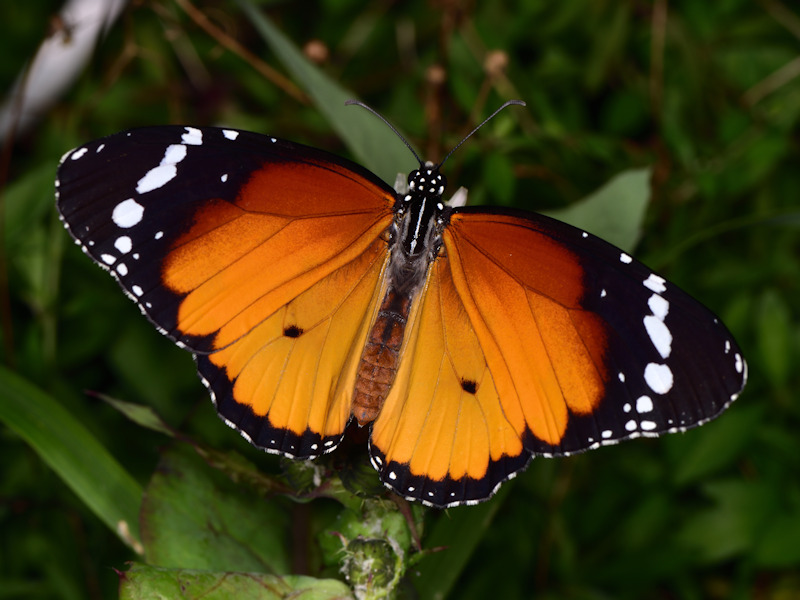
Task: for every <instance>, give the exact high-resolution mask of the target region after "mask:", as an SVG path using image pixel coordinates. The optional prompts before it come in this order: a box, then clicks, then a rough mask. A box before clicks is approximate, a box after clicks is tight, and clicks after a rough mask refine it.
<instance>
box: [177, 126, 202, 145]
mask: <svg viewBox="0 0 800 600" xmlns="http://www.w3.org/2000/svg"><path fill="white" fill-rule="evenodd" d="M185 129H186V133H184V134H183V135H182V136H181V141H182V142H183V143H184V144H190V145H192V146H200V145H201V144H202V143H203V132H202V131H200V130H199V129H197V128H196V127H186V128H185Z"/></svg>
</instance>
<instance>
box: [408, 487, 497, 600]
mask: <svg viewBox="0 0 800 600" xmlns="http://www.w3.org/2000/svg"><path fill="white" fill-rule="evenodd" d="M512 487H513V486H512V485H510V484H509V483H506V484H505V485H503V486H502V487H501V488H500V489H499V490H498V492H497V493H496V494H495V495H494V497H493V498H492V499H491V500H489V501H488V502H484V503H482V504H479V505H478V506H464V507H459V508H453V509H450V510H448V511H447V512H446V513H445V514H444V515H442V517H441V518H440V519H439V520H438V521H437V522H436V524H435V525H434V527H433V529H432V530H431V532H430V535H428V536H427V537H426V538H425V547H426V548H430V549H434V550H435V551H434V552H433V553H432V554H430V555H429V556H427V557H425V559H424V560H422V561H420V563H419V565H418V566H417V567H416V568H415V569H414V570H415V571H416V572H417V573H418V575H417V576H412V577H411V581H412V582H413V583H414V586H415V587H416V588H417V591H418V592H419V594H420V598H423V599H425V600H441V599H443V598H446V597H447V595H448V594H449V592H450V590H451V589H452V588H453V586H454V585H455V584H456V582H457V581H458V579H459V577H460V575H461V572H462V571H463V570H464V567H466V565H467V562H468V561H469V559H470V557H472V553H473V552H474V551H475V547H476V546H477V545H478V543H479V542H480V541H481V539H482V538H483V536H484V535H485V533H486V530H487V529H488V528H489V527H490V526H491V524H492V520H493V519H494V517H495V515H496V514H497V512H498V511H499V510H500V508H501V507H502V506H503V499H504V498H505V497H506V495H507V494H508V493H509V492H510V491H511V489H512Z"/></svg>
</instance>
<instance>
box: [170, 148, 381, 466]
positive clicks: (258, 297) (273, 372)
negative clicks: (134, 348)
mask: <svg viewBox="0 0 800 600" xmlns="http://www.w3.org/2000/svg"><path fill="white" fill-rule="evenodd" d="M392 202H393V198H391V197H390V196H388V195H387V194H386V193H385V192H384V191H383V190H381V189H378V188H377V187H375V186H373V185H372V184H371V183H370V182H368V181H366V180H363V179H360V178H358V179H356V178H354V176H353V175H352V174H350V175H348V171H347V170H344V169H341V168H339V167H337V166H336V165H327V166H326V165H315V164H313V163H312V164H306V163H280V162H278V163H270V164H268V165H266V166H265V167H264V168H263V169H261V170H259V171H256V172H255V173H254V174H253V175H252V176H251V178H250V180H249V181H248V182H247V183H246V184H245V185H244V186H243V187H242V188H241V190H240V192H239V195H238V196H237V198H236V200H235V202H230V201H223V200H214V201H209V202H207V203H205V204H204V205H203V206H202V207H201V208H200V209H199V210H198V212H197V213H196V214H195V215H194V218H193V223H192V226H191V227H190V228H189V230H188V231H186V232H185V233H184V234H183V235H182V236H180V237H179V238H178V239H177V240H176V242H175V243H174V244H173V246H172V249H171V251H170V253H169V254H168V256H167V257H166V258H165V260H164V263H163V267H162V281H163V283H164V284H165V285H166V286H167V287H168V288H169V289H170V290H172V291H173V292H175V293H177V294H179V295H180V296H181V297H182V299H181V301H180V305H179V307H178V315H177V329H178V333H179V335H180V336H183V337H184V339H188V340H191V342H192V343H191V348H192V350H193V351H195V352H196V353H197V354H198V356H197V363H198V370H199V371H200V374H201V376H202V377H203V379H204V380H205V382H206V384H207V386H208V387H209V389H210V390H211V391H212V393H213V395H214V397H215V401H216V403H217V408H218V410H219V412H220V414H221V415H222V416H223V417H224V418H225V419H226V420H227V422H228V423H229V424H230V425H232V426H234V427H236V428H237V429H239V430H240V431H241V432H242V433H243V434H244V435H245V436H246V437H248V438H249V439H250V440H251V441H252V442H253V443H254V444H256V445H258V446H261V447H264V448H265V449H267V450H268V451H273V452H280V453H283V454H287V455H290V456H295V457H309V456H317V455H319V454H322V453H323V452H326V451H329V450H332V449H333V448H334V447H335V445H336V444H337V443H338V439H339V438H341V435H342V433H343V432H344V428H345V426H346V424H347V421H348V419H349V417H350V403H351V401H352V393H353V389H354V385H355V370H356V367H357V364H358V360H359V358H360V355H361V349H362V348H363V346H364V341H365V338H366V335H367V329H368V326H369V323H370V322H371V321H372V320H373V318H374V314H375V311H376V310H377V309H376V307H375V303H376V302H377V300H376V298H377V297H378V294H379V292H380V289H381V287H382V286H381V285H380V281H381V277H382V273H383V270H384V268H385V262H386V259H387V257H388V252H387V241H386V240H385V239H384V233H385V231H386V229H387V227H388V226H389V224H390V222H391V219H392V208H391V207H392ZM340 207H343V208H340Z"/></svg>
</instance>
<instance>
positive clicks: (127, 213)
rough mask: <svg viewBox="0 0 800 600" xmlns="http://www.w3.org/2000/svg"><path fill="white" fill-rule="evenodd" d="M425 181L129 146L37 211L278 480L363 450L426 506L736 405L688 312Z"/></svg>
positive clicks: (217, 132)
mask: <svg viewBox="0 0 800 600" xmlns="http://www.w3.org/2000/svg"><path fill="white" fill-rule="evenodd" d="M403 141H405V140H403ZM406 144H407V145H408V143H407V142H406ZM409 148H410V146H409ZM412 152H413V150H412ZM440 167H441V164H439V165H433V164H431V163H423V162H422V161H420V168H419V169H417V170H414V171H413V172H411V173H410V174H409V176H408V184H407V189H406V190H405V191H401V192H397V191H395V190H394V189H392V188H391V187H390V186H388V185H387V184H385V183H384V182H383V181H382V180H380V179H379V178H378V177H377V176H375V175H374V174H372V173H370V172H369V171H368V170H366V169H364V168H363V167H361V166H359V165H357V164H354V163H352V162H350V161H348V160H345V159H343V158H339V157H337V156H334V155H332V154H329V153H327V152H324V151H322V150H318V149H315V148H311V147H308V146H304V145H300V144H296V143H292V142H290V141H285V140H280V139H277V138H274V137H269V136H265V135H260V134H256V133H250V132H246V131H239V130H236V129H227V128H214V127H184V126H161V127H147V128H141V129H134V130H131V131H126V132H122V133H118V134H115V135H111V136H109V137H106V138H103V139H100V140H96V141H93V142H90V143H88V144H86V145H84V146H81V147H79V148H77V149H74V150H72V151H70V152H68V153H67V154H65V155H64V157H63V158H62V160H61V163H60V166H59V168H58V175H57V180H56V197H57V207H58V210H59V213H60V216H61V219H62V220H63V222H64V224H65V226H66V228H67V229H68V231H69V233H70V234H71V235H72V237H74V238H75V240H76V242H77V243H78V244H79V245H80V246H81V248H82V249H83V250H84V252H85V253H86V254H87V255H89V257H91V258H92V259H93V260H94V261H95V262H96V263H97V264H99V265H100V266H101V267H103V268H104V269H106V270H107V271H109V272H110V273H111V274H112V275H113V276H114V278H115V279H116V280H117V281H118V282H119V284H120V285H121V286H122V289H123V290H124V291H125V293H126V294H127V295H128V296H129V297H130V298H131V299H132V300H133V301H134V302H136V304H137V305H138V306H139V308H140V309H141V311H142V312H143V313H144V314H145V315H146V316H147V317H148V318H149V319H150V321H151V322H152V323H153V324H154V325H155V326H156V328H157V329H158V330H159V331H160V332H161V333H162V334H164V335H166V336H167V337H169V338H170V339H171V340H173V341H174V342H175V343H176V344H177V345H178V346H180V347H181V348H184V349H186V350H188V351H190V352H191V353H193V355H194V357H195V360H196V364H197V370H198V373H199V376H200V378H201V379H202V381H203V383H204V384H205V386H206V387H207V388H208V390H209V391H210V394H211V397H212V399H213V401H214V403H215V405H216V409H217V411H218V412H219V414H220V416H221V417H222V419H223V420H224V421H225V422H226V423H227V424H228V425H229V426H231V427H233V428H234V429H236V430H238V431H239V432H240V433H241V434H242V435H243V436H244V437H245V438H246V439H247V440H249V441H250V442H251V443H252V444H253V445H255V446H257V447H259V448H261V449H263V450H265V451H267V452H270V453H275V454H281V455H284V456H287V457H292V458H297V459H313V458H315V457H318V456H320V455H322V454H325V453H328V452H331V451H333V450H334V449H335V448H336V447H337V445H338V444H339V443H340V442H341V440H342V438H343V436H344V432H345V428H346V427H347V426H348V424H349V423H350V422H351V421H352V422H355V423H357V424H358V425H359V426H361V427H369V428H370V438H369V454H370V460H371V462H372V464H373V466H374V467H375V469H377V471H378V473H379V475H380V478H381V480H382V481H383V483H384V484H385V485H386V486H388V487H389V488H390V489H392V490H394V491H395V492H396V493H397V494H400V495H401V496H404V497H405V498H407V499H410V500H417V501H421V502H423V503H425V504H427V505H430V506H435V507H447V506H454V505H458V504H474V503H477V502H480V501H482V500H485V499H487V498H489V497H490V496H491V495H492V494H493V493H494V492H495V491H496V490H497V488H498V487H499V486H500V484H501V483H502V482H504V481H506V480H507V479H509V478H511V477H513V476H514V475H515V474H517V473H518V472H520V471H521V470H523V469H524V468H525V467H526V466H527V465H528V463H529V462H530V460H531V459H532V457H534V456H548V457H554V456H564V455H569V454H572V453H576V452H581V451H584V450H588V449H592V448H597V447H600V446H603V445H607V444H613V443H616V442H618V441H621V440H624V439H629V438H635V437H639V436H658V435H660V434H663V433H670V432H677V431H684V430H686V429H688V428H691V427H694V426H697V425H701V424H703V423H705V422H707V421H709V420H710V419H712V418H714V417H716V416H717V415H719V414H720V413H721V412H722V411H723V410H724V409H725V408H726V407H727V406H728V405H729V404H730V403H731V402H732V401H733V400H735V399H736V398H737V396H738V395H739V393H740V392H741V390H742V389H743V387H744V385H745V382H746V378H747V365H746V363H745V361H744V359H743V357H742V353H741V351H740V350H739V348H738V346H737V345H736V342H735V341H734V339H733V337H732V336H731V334H730V333H729V332H728V330H727V329H726V328H725V326H724V325H723V324H722V323H721V322H720V321H719V319H717V317H715V316H714V314H712V313H711V312H710V311H709V310H708V309H706V308H705V307H703V306H702V305H701V304H700V303H699V302H697V301H696V300H694V299H692V298H691V297H690V296H689V295H687V294H686V293H685V292H683V291H681V290H680V289H679V288H677V287H676V286H675V285H673V284H671V283H669V282H668V281H666V280H665V279H664V278H663V277H661V276H659V275H658V274H656V273H654V272H653V271H651V270H650V269H649V268H647V267H646V266H644V265H643V264H641V263H640V262H637V261H636V260H634V259H633V258H632V257H631V256H630V255H629V254H627V253H625V252H623V251H621V250H619V249H618V248H615V247H614V246H612V245H611V244H609V243H607V242H605V241H603V240H601V239H599V238H597V237H595V236H594V235H591V234H590V233H588V232H586V231H582V230H580V229H576V228H574V227H572V226H570V225H566V224H564V223H561V222H559V221H556V220H553V219H550V218H547V217H545V216H542V215H538V214H535V213H532V212H525V211H520V210H511V209H506V208H493V207H453V206H449V205H447V204H446V203H445V202H444V201H443V199H442V198H443V194H444V190H445V186H446V181H445V178H444V175H442V174H441V173H440Z"/></svg>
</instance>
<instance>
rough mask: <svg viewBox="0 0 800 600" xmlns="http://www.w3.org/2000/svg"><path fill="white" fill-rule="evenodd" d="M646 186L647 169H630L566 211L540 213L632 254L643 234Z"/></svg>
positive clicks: (648, 179) (646, 197)
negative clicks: (598, 237) (591, 234)
mask: <svg viewBox="0 0 800 600" xmlns="http://www.w3.org/2000/svg"><path fill="white" fill-rule="evenodd" d="M649 182H650V169H631V170H628V171H624V172H622V173H620V174H619V175H617V176H615V177H613V178H612V179H611V180H610V181H609V182H608V183H606V184H605V185H604V186H603V187H601V188H600V189H599V190H597V191H596V192H594V193H593V194H591V195H589V196H587V197H586V198H584V199H583V200H580V201H578V202H576V203H575V204H573V205H571V206H570V207H568V208H565V209H561V210H557V211H555V210H554V211H542V212H543V213H544V214H546V215H549V216H551V217H553V218H556V219H558V220H559V221H564V222H565V223H569V224H570V225H574V226H575V227H579V228H580V229H584V230H586V231H588V232H590V233H593V234H595V235H597V236H600V237H601V238H603V239H604V240H606V241H608V242H611V243H612V244H614V245H615V246H618V247H620V248H622V249H623V250H627V251H631V250H633V248H634V247H635V246H636V244H637V242H638V241H639V238H640V237H641V234H642V222H643V221H644V215H645V212H646V210H647V205H648V203H649V202H650V183H649Z"/></svg>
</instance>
